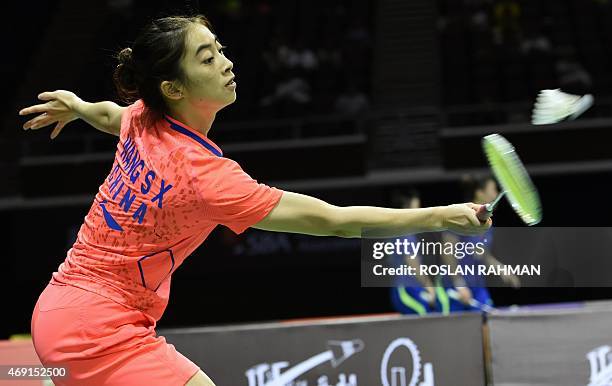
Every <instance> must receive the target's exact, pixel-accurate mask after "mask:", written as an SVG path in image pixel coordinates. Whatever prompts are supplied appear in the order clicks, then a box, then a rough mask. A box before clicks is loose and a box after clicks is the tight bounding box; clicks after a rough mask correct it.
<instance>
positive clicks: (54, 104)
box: [19, 90, 81, 139]
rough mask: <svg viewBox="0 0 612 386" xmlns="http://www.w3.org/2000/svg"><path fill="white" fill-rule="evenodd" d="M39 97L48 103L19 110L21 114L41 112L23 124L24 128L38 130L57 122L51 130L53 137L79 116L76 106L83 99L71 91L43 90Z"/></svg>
mask: <svg viewBox="0 0 612 386" xmlns="http://www.w3.org/2000/svg"><path fill="white" fill-rule="evenodd" d="M38 99H40V100H42V101H47V103H43V104H38V105H33V106H30V107H26V108H24V109H22V110H21V111H19V115H28V114H36V113H40V114H39V115H38V116H36V117H35V118H33V119H30V120H29V121H27V122H26V123H25V124H24V125H23V129H24V130H28V129H30V130H38V129H40V128H43V127H45V126H49V125H51V124H53V123H56V122H57V124H56V125H55V128H54V129H53V131H52V132H51V139H53V138H55V137H57V136H58V135H59V133H60V132H61V131H62V129H63V128H64V126H66V124H67V123H68V122H71V121H74V120H75V119H77V118H78V116H77V114H76V112H75V106H76V105H77V104H78V103H79V102H81V99H80V98H79V97H78V96H76V95H75V94H74V93H72V92H70V91H66V90H56V91H52V92H43V93H42V94H40V95H38Z"/></svg>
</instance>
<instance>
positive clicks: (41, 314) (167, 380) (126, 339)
mask: <svg viewBox="0 0 612 386" xmlns="http://www.w3.org/2000/svg"><path fill="white" fill-rule="evenodd" d="M32 340H33V341H34V348H35V349H36V353H37V354H38V357H39V358H40V361H41V362H42V364H43V365H45V366H63V367H66V368H67V372H68V376H67V377H65V378H56V379H53V382H54V384H55V385H56V386H61V385H100V386H102V385H151V386H156V385H176V386H183V385H184V384H185V383H187V381H188V380H189V379H190V378H191V377H192V376H193V375H194V374H195V373H197V372H198V371H199V367H198V366H197V365H195V364H194V363H193V362H191V361H190V360H189V359H187V358H186V357H184V356H183V355H181V353H179V352H178V351H176V349H175V348H174V346H173V345H171V344H169V343H167V342H166V339H165V338H163V337H158V336H156V334H155V320H154V319H153V318H151V317H150V316H147V315H146V314H144V313H142V312H140V311H138V310H135V309H130V308H127V307H124V306H122V305H120V304H118V303H116V302H114V301H112V300H110V299H107V298H105V297H103V296H100V295H97V294H94V293H92V292H89V291H85V290H83V289H80V288H76V287H73V286H66V285H55V284H49V285H47V288H45V290H44V291H43V293H42V294H41V295H40V297H39V298H38V302H37V303H36V307H35V308H34V313H33V315H32Z"/></svg>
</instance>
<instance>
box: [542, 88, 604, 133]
mask: <svg viewBox="0 0 612 386" xmlns="http://www.w3.org/2000/svg"><path fill="white" fill-rule="evenodd" d="M592 105H593V96H592V95H591V94H586V95H584V96H580V95H573V94H568V93H565V92H563V91H561V90H560V89H555V90H542V91H540V93H539V94H538V98H537V99H536V103H535V105H534V106H533V113H532V115H531V123H533V124H534V125H548V124H551V123H557V122H559V121H562V120H564V119H565V118H568V119H576V118H578V116H580V114H582V113H584V112H585V111H586V110H588V108H589V107H591V106H592Z"/></svg>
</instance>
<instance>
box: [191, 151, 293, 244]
mask: <svg viewBox="0 0 612 386" xmlns="http://www.w3.org/2000/svg"><path fill="white" fill-rule="evenodd" d="M192 164H193V168H192V176H193V180H194V183H195V188H196V190H197V191H199V193H200V195H201V197H202V199H203V201H204V211H205V215H206V216H207V217H208V218H209V220H211V221H213V222H216V223H218V224H222V225H225V226H227V227H228V228H230V229H231V230H232V231H234V232H235V233H237V234H240V233H242V232H244V231H245V230H246V229H247V228H249V227H250V226H252V225H255V224H257V223H258V222H259V221H261V220H262V219H264V218H265V217H266V216H267V215H268V213H270V211H272V209H274V207H275V206H276V204H277V203H278V201H279V200H280V198H281V196H282V194H283V192H282V190H280V189H276V188H273V187H270V186H267V185H265V184H260V183H258V182H257V181H256V180H254V179H252V178H251V177H250V176H249V175H248V174H247V173H245V172H244V171H243V170H242V168H241V167H240V165H238V163H237V162H235V161H232V160H230V159H228V158H223V157H212V156H211V157H204V158H203V159H198V160H196V161H192Z"/></svg>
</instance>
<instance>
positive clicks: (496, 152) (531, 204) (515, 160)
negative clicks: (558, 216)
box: [482, 134, 542, 226]
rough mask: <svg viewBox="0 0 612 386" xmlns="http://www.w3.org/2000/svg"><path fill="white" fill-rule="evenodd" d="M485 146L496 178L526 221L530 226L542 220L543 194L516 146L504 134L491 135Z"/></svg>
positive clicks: (484, 139) (484, 141) (483, 140)
mask: <svg viewBox="0 0 612 386" xmlns="http://www.w3.org/2000/svg"><path fill="white" fill-rule="evenodd" d="M482 148H483V150H484V152H485V154H486V156H487V159H488V161H489V165H490V166H491V169H492V170H493V174H494V175H495V179H496V180H497V181H498V182H499V184H500V185H501V187H502V189H503V190H504V191H506V197H507V198H508V201H509V202H510V204H511V205H512V208H513V209H514V211H515V212H516V213H517V214H518V215H519V217H520V218H521V219H522V220H523V222H524V223H525V224H527V225H530V226H531V225H536V224H537V223H539V222H540V221H542V205H541V202H540V195H539V194H538V190H537V189H536V187H535V185H534V184H533V181H532V180H531V178H530V177H529V174H528V173H527V170H526V169H525V166H524V165H523V162H522V161H521V159H520V158H519V156H518V155H517V154H516V151H515V150H514V146H512V144H511V143H510V142H508V140H507V139H506V138H504V137H502V136H501V135H499V134H491V135H487V136H486V137H484V138H483V139H482Z"/></svg>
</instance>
